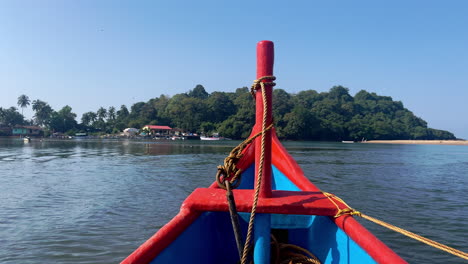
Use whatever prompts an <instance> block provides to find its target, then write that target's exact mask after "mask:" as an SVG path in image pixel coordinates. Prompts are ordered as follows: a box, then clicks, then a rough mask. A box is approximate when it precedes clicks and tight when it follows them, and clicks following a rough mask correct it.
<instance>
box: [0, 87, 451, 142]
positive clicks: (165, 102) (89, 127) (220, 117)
mask: <svg viewBox="0 0 468 264" xmlns="http://www.w3.org/2000/svg"><path fill="white" fill-rule="evenodd" d="M30 103H31V105H32V109H33V111H34V112H35V114H34V117H33V119H32V120H25V118H24V116H23V115H22V113H19V112H18V109H17V108H16V107H9V108H2V107H0V127H4V128H5V127H14V126H17V125H39V126H41V127H43V128H44V129H46V131H47V132H49V133H51V132H61V133H66V134H69V135H74V134H75V133H78V132H87V133H96V134H111V133H114V134H116V133H119V132H121V131H122V130H123V129H125V128H127V127H135V128H142V127H143V126H145V125H168V126H172V127H176V128H178V129H180V130H182V131H186V132H193V133H204V134H211V133H214V132H217V133H219V134H220V135H222V136H224V137H228V138H232V139H243V138H246V137H247V136H248V135H249V133H250V129H251V127H252V125H253V123H254V119H255V117H254V114H255V106H254V101H253V100H252V96H251V94H250V92H249V89H248V88H247V87H243V88H238V89H236V91H235V92H213V93H211V94H209V93H207V92H206V91H205V88H204V87H203V86H202V85H197V86H196V87H195V88H194V89H192V90H190V91H189V92H187V93H182V94H176V95H174V96H172V97H169V96H166V95H161V96H159V97H156V98H152V99H150V100H149V101H147V102H138V103H135V104H133V105H132V106H131V107H130V109H128V108H127V106H125V105H122V106H120V107H118V108H115V107H113V106H111V107H109V108H107V109H106V108H104V107H101V108H99V109H97V111H96V112H93V111H90V112H86V113H84V114H83V115H82V117H81V120H80V121H79V122H78V121H77V120H76V118H77V116H76V114H75V113H73V112H72V108H71V107H70V106H68V105H66V106H64V107H63V108H62V109H60V110H58V111H56V110H54V109H52V107H51V106H50V105H49V104H48V103H47V102H45V101H42V100H39V99H36V100H33V101H30V100H29V98H28V97H27V96H26V95H21V96H20V97H19V98H18V106H20V107H21V108H22V109H23V108H24V107H27V106H28V105H29V104H30ZM273 114H274V122H275V127H276V130H277V133H278V136H279V137H280V138H282V139H290V140H330V141H341V140H358V141H360V140H363V139H365V140H378V139H385V140H396V139H403V140H404V139H425V140H432V139H438V140H443V139H449V140H450V139H456V138H455V136H454V135H453V134H452V133H450V132H448V131H444V130H438V129H433V128H428V127H427V122H425V121H424V120H423V119H421V118H419V117H417V116H415V115H414V114H413V113H412V112H411V111H410V110H408V109H406V108H405V107H404V106H403V103H402V102H400V101H393V99H392V98H391V97H389V96H380V95H377V94H375V93H369V92H367V91H365V90H361V91H359V92H358V93H357V94H355V95H354V97H353V96H351V95H350V94H349V90H348V89H347V88H345V87H342V86H334V87H332V88H331V89H330V90H329V91H328V92H321V93H319V92H317V91H315V90H306V91H301V92H299V93H297V94H289V93H287V92H286V91H285V90H283V89H275V90H274V93H273ZM3 131H4V130H3ZM2 133H3V132H2V130H0V135H2Z"/></svg>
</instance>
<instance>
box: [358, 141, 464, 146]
mask: <svg viewBox="0 0 468 264" xmlns="http://www.w3.org/2000/svg"><path fill="white" fill-rule="evenodd" d="M362 143H368V144H411V145H457V146H468V140H369V141H366V142H362Z"/></svg>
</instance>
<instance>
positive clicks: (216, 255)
mask: <svg viewBox="0 0 468 264" xmlns="http://www.w3.org/2000/svg"><path fill="white" fill-rule="evenodd" d="M240 222H241V228H242V229H243V230H247V224H246V223H245V222H243V221H240ZM226 260H232V261H231V262H232V263H235V260H239V254H238V252H237V248H236V243H235V239H234V233H233V230H232V226H231V221H230V218H229V213H225V212H206V213H203V214H202V215H200V217H198V218H197V219H196V220H195V221H194V222H193V223H192V225H190V226H189V227H188V228H187V229H186V230H185V231H184V232H183V233H182V234H181V235H180V236H179V237H178V238H177V239H176V240H175V241H174V242H173V243H172V244H170V245H169V246H168V247H167V248H166V249H165V250H163V251H162V252H161V253H160V254H159V255H158V256H157V257H156V258H155V259H154V260H153V261H151V263H153V264H154V263H204V264H206V263H226V262H225V261H226Z"/></svg>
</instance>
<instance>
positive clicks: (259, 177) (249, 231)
mask: <svg viewBox="0 0 468 264" xmlns="http://www.w3.org/2000/svg"><path fill="white" fill-rule="evenodd" d="M263 80H275V77H273V76H265V77H262V78H259V79H258V80H255V81H254V84H253V85H252V91H253V90H255V89H256V87H257V86H258V85H260V89H261V92H262V100H263V119H262V131H261V135H262V137H261V149H260V161H259V164H258V173H257V185H256V186H255V194H254V201H253V204H252V211H251V212H250V219H249V226H248V228H247V238H246V240H245V245H244V251H243V253H242V259H241V263H242V264H246V263H247V256H248V252H249V249H250V243H251V240H252V231H253V223H254V220H255V212H256V210H257V203H258V195H259V193H260V185H261V183H262V174H263V163H264V159H265V138H266V132H267V131H266V128H267V127H266V126H267V110H268V105H267V97H266V92H265V84H267V85H272V86H273V85H274V83H264V82H263Z"/></svg>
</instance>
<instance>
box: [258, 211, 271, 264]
mask: <svg viewBox="0 0 468 264" xmlns="http://www.w3.org/2000/svg"><path fill="white" fill-rule="evenodd" d="M270 234H271V229H270V215H269V214H256V215H255V222H254V263H270V236H271V235H270Z"/></svg>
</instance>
